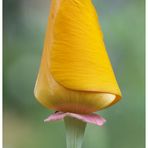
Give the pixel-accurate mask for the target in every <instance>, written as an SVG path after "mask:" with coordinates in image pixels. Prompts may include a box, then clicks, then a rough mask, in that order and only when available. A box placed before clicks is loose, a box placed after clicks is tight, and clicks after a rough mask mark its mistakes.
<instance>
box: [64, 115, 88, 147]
mask: <svg viewBox="0 0 148 148" xmlns="http://www.w3.org/2000/svg"><path fill="white" fill-rule="evenodd" d="M64 122H65V128H66V143H67V148H81V146H82V143H83V137H84V132H85V127H86V123H85V122H83V121H81V120H78V119H75V118H72V117H65V118H64Z"/></svg>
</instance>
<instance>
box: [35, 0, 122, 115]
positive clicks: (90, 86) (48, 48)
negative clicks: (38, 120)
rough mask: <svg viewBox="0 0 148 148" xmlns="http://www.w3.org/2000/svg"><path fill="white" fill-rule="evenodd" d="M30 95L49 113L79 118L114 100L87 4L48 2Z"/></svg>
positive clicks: (117, 93)
mask: <svg viewBox="0 0 148 148" xmlns="http://www.w3.org/2000/svg"><path fill="white" fill-rule="evenodd" d="M35 96H36V98H37V99H38V100H39V102H40V103H42V104H43V105H45V106H46V107H48V108H49V109H54V110H58V111H63V112H72V113H80V114H88V113H92V112H95V111H97V110H100V109H103V108H105V107H108V106H110V105H112V104H114V103H116V102H117V101H118V100H119V99H120V97H121V92H120V89H119V87H118V84H117V82H116V78H115V75H114V72H113V69H112V66H111V63H110V60H109V57H108V55H107V52H106V49H105V45H104V41H103V34H102V31H101V28H100V25H99V23H98V17H97V14H96V10H95V8H94V6H93V4H92V1H91V0H52V1H51V8H50V15H49V20H48V26H47V32H46V37H45V43H44V49H43V55H42V60H41V65H40V70H39V74H38V78H37V82H36V86H35Z"/></svg>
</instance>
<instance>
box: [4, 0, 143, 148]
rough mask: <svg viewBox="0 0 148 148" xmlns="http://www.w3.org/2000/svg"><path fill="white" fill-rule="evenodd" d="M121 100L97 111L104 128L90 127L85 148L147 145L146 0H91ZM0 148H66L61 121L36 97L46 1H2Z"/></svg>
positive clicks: (139, 147) (134, 147) (46, 11)
mask: <svg viewBox="0 0 148 148" xmlns="http://www.w3.org/2000/svg"><path fill="white" fill-rule="evenodd" d="M93 2H94V4H95V6H96V9H97V12H98V14H99V19H100V22H101V26H102V30H103V33H104V39H105V43H106V47H107V51H108V53H109V56H110V59H111V62H112V64H113V68H114V71H115V73H116V77H117V80H118V82H119V85H120V88H121V90H122V93H123V98H122V100H121V101H120V102H119V103H118V104H116V105H115V106H113V107H111V108H107V109H105V110H102V111H100V112H99V113H100V114H101V115H103V116H104V117H105V118H107V120H108V121H107V123H106V124H105V126H104V127H102V128H98V127H96V126H94V125H88V127H87V130H86V134H85V140H84V145H83V148H144V147H145V141H144V136H145V133H144V131H145V119H144V117H145V104H144V103H145V90H144V88H145V84H144V83H145V80H144V74H145V71H144V67H145V65H144V61H145V1H144V0H93ZM3 4H4V6H3V12H4V13H3V15H4V17H3V19H4V21H3V22H4V28H3V35H4V37H3V39H4V41H3V43H4V44H3V45H4V46H3V57H4V58H3V65H4V66H3V76H4V77H3V80H4V81H3V85H4V87H3V88H4V92H3V100H4V101H3V103H4V116H3V118H4V132H3V133H4V148H26V147H28V148H65V147H66V142H65V133H64V124H63V122H62V121H60V122H56V123H50V124H45V123H44V122H43V119H44V118H45V117H47V116H48V115H49V114H50V113H51V112H52V111H49V110H47V109H46V108H44V107H42V106H41V105H40V104H39V103H38V102H37V101H36V100H35V98H34V95H33V89H34V84H35V80H36V77H37V73H38V68H39V64H40V58H41V53H42V47H43V42H44V36H45V30H46V25H47V18H48V13H49V5H50V0H44V1H41V0H4V1H3Z"/></svg>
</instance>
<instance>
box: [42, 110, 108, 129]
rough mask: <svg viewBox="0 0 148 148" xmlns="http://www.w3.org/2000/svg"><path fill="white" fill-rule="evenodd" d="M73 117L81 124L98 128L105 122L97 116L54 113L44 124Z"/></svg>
mask: <svg viewBox="0 0 148 148" xmlns="http://www.w3.org/2000/svg"><path fill="white" fill-rule="evenodd" d="M67 116H68V117H73V118H76V119H79V120H81V121H83V122H86V123H91V124H95V125H98V126H102V125H103V124H104V123H105V122H106V120H105V119H104V118H103V117H101V116H100V115H97V114H94V113H92V114H76V113H68V112H67V113H63V112H56V113H54V114H52V115H50V116H49V117H48V118H47V119H45V120H44V121H45V122H51V121H58V120H63V119H64V118H65V117H67Z"/></svg>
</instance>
